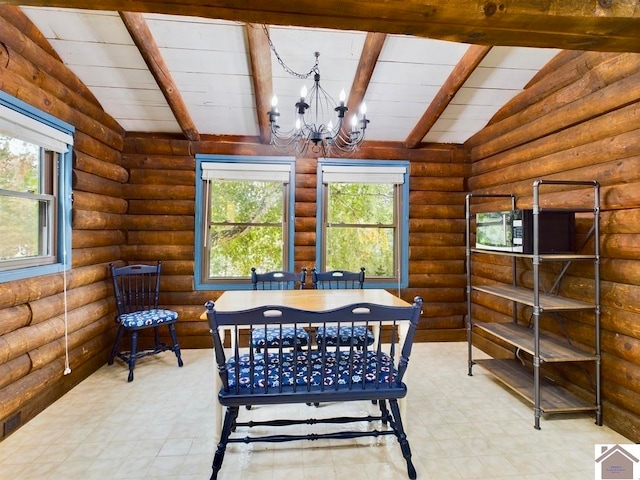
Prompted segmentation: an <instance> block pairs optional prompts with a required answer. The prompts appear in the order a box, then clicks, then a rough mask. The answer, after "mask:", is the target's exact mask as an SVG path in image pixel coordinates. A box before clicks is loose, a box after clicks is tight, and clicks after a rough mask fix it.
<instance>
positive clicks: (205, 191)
mask: <svg viewBox="0 0 640 480" xmlns="http://www.w3.org/2000/svg"><path fill="white" fill-rule="evenodd" d="M196 162H197V164H198V166H199V168H198V171H200V172H201V181H200V182H198V183H199V192H197V196H198V199H200V200H199V201H198V202H197V206H196V215H197V218H199V219H200V221H199V222H198V225H199V229H198V230H197V232H196V251H197V252H199V258H198V259H197V261H196V278H197V279H198V281H197V282H196V283H197V285H196V288H202V289H206V288H214V287H213V286H214V285H215V288H216V289H219V288H234V287H236V288H247V286H249V282H248V281H247V280H248V279H249V277H250V272H251V267H256V268H257V269H258V270H259V271H269V270H292V269H293V226H292V224H293V218H290V216H291V215H293V213H292V212H293V193H292V192H293V186H292V172H293V171H294V167H293V166H294V163H295V162H294V160H292V159H283V158H280V157H278V158H271V157H268V158H267V157H229V156H212V155H208V156H207V155H201V156H197V157H196Z"/></svg>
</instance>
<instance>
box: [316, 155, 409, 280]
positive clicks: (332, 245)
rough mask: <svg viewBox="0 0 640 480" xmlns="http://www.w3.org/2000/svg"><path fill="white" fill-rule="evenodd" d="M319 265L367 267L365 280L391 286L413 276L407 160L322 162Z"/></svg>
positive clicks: (328, 268) (331, 268) (339, 268)
mask: <svg viewBox="0 0 640 480" xmlns="http://www.w3.org/2000/svg"><path fill="white" fill-rule="evenodd" d="M318 176H319V179H320V180H319V186H320V187H319V194H318V208H319V209H320V212H319V215H318V218H319V219H322V221H321V222H318V232H317V238H318V243H317V253H316V255H317V256H318V258H317V265H319V268H321V269H322V270H350V271H358V270H360V267H365V268H366V277H367V281H366V283H365V285H370V284H374V285H375V286H376V287H386V288H391V287H394V286H398V285H400V286H406V285H407V280H408V203H409V202H408V195H409V188H408V181H407V179H406V178H405V177H407V164H406V162H365V161H355V162H341V161H331V160H321V161H319V162H318Z"/></svg>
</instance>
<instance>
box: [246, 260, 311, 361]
mask: <svg viewBox="0 0 640 480" xmlns="http://www.w3.org/2000/svg"><path fill="white" fill-rule="evenodd" d="M306 281H307V268H306V267H304V268H302V270H301V271H300V272H299V273H297V272H286V271H281V270H277V271H270V272H264V273H258V272H257V270H256V268H255V267H252V268H251V284H252V286H253V289H254V290H294V289H303V288H304V287H305V284H306ZM281 342H282V346H283V347H290V348H293V349H300V348H301V347H305V346H307V345H309V334H308V333H307V331H306V330H305V329H304V328H297V329H294V328H293V327H277V328H276V327H272V328H255V329H253V330H252V331H251V344H252V345H253V347H254V348H255V349H256V351H257V352H260V350H262V349H263V348H265V347H268V348H270V347H279V346H280V343H281Z"/></svg>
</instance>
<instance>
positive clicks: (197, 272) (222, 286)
mask: <svg viewBox="0 0 640 480" xmlns="http://www.w3.org/2000/svg"><path fill="white" fill-rule="evenodd" d="M208 162H224V163H232V162H233V163H256V164H257V163H267V162H268V163H281V164H289V165H290V166H291V173H290V177H289V199H288V209H287V210H288V212H289V235H288V238H287V242H288V246H289V247H288V252H289V254H288V257H287V259H286V263H287V265H285V267H284V269H285V270H293V266H294V253H295V252H294V251H293V250H294V243H293V242H294V234H295V189H296V185H295V178H296V176H295V166H296V165H295V163H296V160H295V158H293V157H264V156H259V157H252V156H243V155H211V154H196V209H195V215H196V225H195V237H196V238H195V262H194V263H195V265H194V289H195V290H249V289H251V288H252V286H251V283H250V282H248V281H247V282H246V284H245V283H237V282H236V283H224V281H222V282H214V283H203V282H202V275H203V272H202V252H203V248H204V245H203V244H202V237H203V235H204V232H203V231H202V227H203V223H204V222H203V218H202V216H203V214H204V212H203V210H204V208H203V207H204V205H203V204H202V196H203V193H204V192H203V183H204V182H203V181H202V164H203V163H208Z"/></svg>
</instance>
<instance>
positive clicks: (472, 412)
mask: <svg viewBox="0 0 640 480" xmlns="http://www.w3.org/2000/svg"><path fill="white" fill-rule="evenodd" d="M479 355H480V357H482V354H479ZM183 358H184V361H185V365H184V367H183V368H181V369H179V368H178V367H177V366H176V362H175V357H174V356H173V355H172V354H170V353H165V354H163V355H159V356H155V357H147V358H146V359H143V360H141V361H140V362H139V365H138V366H137V368H136V377H135V380H134V382H133V383H127V381H126V378H127V373H126V368H125V367H124V365H123V364H119V363H116V364H115V365H113V366H111V367H108V366H104V367H103V368H101V369H100V370H98V371H97V372H96V373H95V374H93V375H92V376H91V377H90V378H88V379H87V380H85V381H84V382H82V383H81V384H80V385H78V386H77V387H76V388H74V389H73V390H72V391H71V392H69V393H67V394H66V395H65V396H64V397H63V398H61V399H60V400H59V401H57V402H56V403H54V404H53V405H52V406H51V407H49V408H48V409H47V410H46V411H44V412H43V413H41V414H40V415H38V416H37V417H36V418H34V419H33V420H31V421H30V422H28V423H27V424H26V425H25V426H23V427H22V428H21V429H19V430H18V431H16V432H15V433H14V434H13V435H11V436H10V437H8V438H7V439H5V440H4V441H3V442H2V443H0V478H1V479H2V480H4V479H10V480H24V479H28V480H42V479H60V480H74V479H82V480H91V479H96V480H98V479H99V480H106V479H139V480H142V479H145V480H153V479H185V480H187V479H207V478H209V475H210V473H211V460H212V458H213V450H214V445H215V443H216V442H217V438H213V434H212V431H213V413H212V412H213V405H214V404H213V402H214V401H215V394H214V392H213V391H212V389H211V385H212V379H213V375H214V372H215V370H214V368H213V356H212V351H211V350H185V351H183ZM72 374H73V373H72ZM407 384H408V386H409V396H408V400H407V401H408V405H407V415H406V418H405V419H404V422H405V425H406V427H407V433H408V438H409V441H410V444H411V449H412V452H413V460H414V464H415V467H416V469H417V471H418V479H431V480H433V479H442V480H455V479H477V480H478V479H487V480H488V479H492V480H493V479H544V480H553V479H558V480H560V479H561V480H571V479H580V480H584V479H592V478H594V458H595V444H597V443H606V444H613V443H631V442H630V441H629V440H628V439H625V438H624V437H623V436H621V435H619V434H617V433H616V432H614V431H612V430H610V429H609V428H607V427H598V426H596V425H595V424H594V421H593V418H592V417H591V416H590V415H555V416H550V417H545V418H543V420H542V424H541V426H542V429H541V430H539V431H537V430H535V429H534V428H533V426H532V425H533V413H532V409H531V407H530V406H529V405H528V404H525V403H523V402H521V401H520V400H519V399H518V398H517V397H516V396H514V395H513V394H512V393H511V392H510V391H508V390H505V389H504V387H502V386H501V385H500V384H499V383H496V382H495V381H494V380H493V378H492V377H491V376H490V375H488V374H486V373H485V372H484V371H483V370H482V368H480V367H475V369H474V375H473V376H472V377H469V376H468V375H467V347H466V344H465V343H428V344H426V343H420V344H416V345H415V346H414V351H413V354H412V357H411V362H410V368H409V371H408V378H407ZM368 408H374V407H373V406H372V405H370V404H366V402H363V403H360V402H357V403H356V402H354V403H352V404H349V405H338V404H326V405H320V407H319V408H316V407H309V406H307V405H300V406H291V407H286V408H280V407H266V406H259V407H255V408H254V409H252V410H251V411H246V410H244V411H242V412H241V415H242V416H244V417H245V418H246V417H248V416H262V415H268V414H270V413H273V411H274V410H275V409H277V411H278V415H281V416H285V417H287V416H289V415H304V417H303V418H306V417H307V416H320V415H321V414H322V412H323V411H328V410H331V411H332V412H333V413H335V412H336V411H340V412H341V413H347V414H348V412H350V413H359V412H361V411H362V410H365V409H368ZM310 409H311V412H310ZM298 428H304V427H298ZM316 428H317V427H316ZM289 477H290V478H297V479H302V480H312V479H321V480H329V479H334V478H348V479H349V480H360V479H370V478H375V479H406V478H408V477H407V475H406V464H405V462H404V459H403V458H402V455H401V453H400V448H399V445H398V444H397V441H396V440H395V438H394V437H393V436H388V437H381V438H380V439H373V438H363V439H357V440H330V441H314V442H307V441H304V442H288V443H282V444H266V443H264V444H263V443H254V444H251V445H245V444H234V445H231V446H229V448H228V449H227V454H226V456H225V460H224V464H223V467H222V471H221V472H220V475H219V477H218V478H219V479H220V480H227V479H243V480H244V479H248V480H250V479H260V480H269V479H284V478H289Z"/></svg>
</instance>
